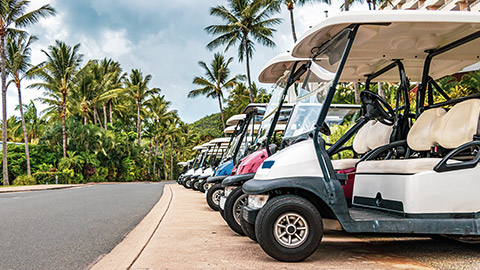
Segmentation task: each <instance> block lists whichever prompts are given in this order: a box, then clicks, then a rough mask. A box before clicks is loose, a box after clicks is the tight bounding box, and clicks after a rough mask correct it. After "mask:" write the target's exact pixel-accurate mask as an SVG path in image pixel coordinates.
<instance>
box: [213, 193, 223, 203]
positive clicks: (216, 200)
mask: <svg viewBox="0 0 480 270" xmlns="http://www.w3.org/2000/svg"><path fill="white" fill-rule="evenodd" d="M222 194H223V190H221V189H219V190H215V192H213V194H212V201H213V203H214V204H215V205H219V204H220V197H221V196H222Z"/></svg>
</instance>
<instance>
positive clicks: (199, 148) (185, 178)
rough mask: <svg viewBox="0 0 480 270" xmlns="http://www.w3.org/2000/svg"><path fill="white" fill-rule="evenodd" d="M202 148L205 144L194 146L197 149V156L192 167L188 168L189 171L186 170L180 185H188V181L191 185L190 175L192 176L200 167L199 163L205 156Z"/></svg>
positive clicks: (194, 149)
mask: <svg viewBox="0 0 480 270" xmlns="http://www.w3.org/2000/svg"><path fill="white" fill-rule="evenodd" d="M202 149H203V146H202V145H197V146H195V147H193V148H192V150H193V151H197V155H196V157H195V158H194V160H193V162H192V165H191V167H190V168H189V169H188V171H187V172H185V173H184V174H183V175H182V177H181V179H180V181H179V182H180V183H179V184H180V185H182V186H184V187H187V182H188V186H190V177H192V175H193V174H194V173H195V170H197V168H198V164H199V163H200V161H201V159H202V157H203V155H202V154H203V153H202Z"/></svg>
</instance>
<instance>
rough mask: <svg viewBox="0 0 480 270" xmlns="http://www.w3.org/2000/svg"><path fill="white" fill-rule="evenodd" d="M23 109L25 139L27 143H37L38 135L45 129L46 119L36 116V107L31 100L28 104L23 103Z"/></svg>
mask: <svg viewBox="0 0 480 270" xmlns="http://www.w3.org/2000/svg"><path fill="white" fill-rule="evenodd" d="M22 106H23V110H24V115H25V122H26V126H27V131H28V134H27V141H28V143H38V141H39V139H40V136H41V135H42V134H43V132H44V131H45V125H46V121H45V119H43V117H42V118H40V117H39V116H38V111H37V107H36V106H35V103H33V101H32V100H30V103H29V104H23V105H22ZM15 109H16V110H19V109H20V106H17V107H16V108H15Z"/></svg>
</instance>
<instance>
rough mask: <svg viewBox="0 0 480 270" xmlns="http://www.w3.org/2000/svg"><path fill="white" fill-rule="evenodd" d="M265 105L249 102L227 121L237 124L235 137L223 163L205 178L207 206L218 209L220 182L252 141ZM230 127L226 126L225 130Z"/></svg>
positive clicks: (221, 191)
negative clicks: (211, 174)
mask: <svg viewBox="0 0 480 270" xmlns="http://www.w3.org/2000/svg"><path fill="white" fill-rule="evenodd" d="M265 106H266V104H256V103H251V104H249V105H247V107H245V109H244V110H243V112H242V114H239V115H234V116H232V117H231V118H229V119H228V121H227V124H228V123H230V124H232V125H233V124H235V123H236V124H237V126H236V127H235V129H234V130H235V133H234V134H233V136H235V137H234V138H233V139H232V142H231V143H230V148H229V150H228V151H227V155H226V158H225V161H224V163H223V164H221V165H220V166H219V167H218V169H217V171H216V172H215V175H214V176H213V177H210V178H208V179H207V183H208V189H207V192H206V194H205V199H206V201H207V204H208V206H210V208H212V209H213V210H215V211H218V210H219V208H218V205H219V202H220V196H221V195H222V194H223V187H222V185H221V182H222V181H223V180H224V179H225V178H226V177H228V176H229V175H230V174H231V173H232V170H233V168H234V165H235V164H236V163H237V162H238V161H239V160H240V159H242V158H243V157H244V156H245V154H246V153H247V150H248V149H249V146H250V145H251V144H252V143H253V138H255V134H257V132H258V128H259V123H260V120H261V117H263V114H264V113H265ZM231 127H232V126H230V127H227V128H226V129H225V131H227V129H229V128H230V129H231Z"/></svg>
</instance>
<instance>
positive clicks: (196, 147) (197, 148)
mask: <svg viewBox="0 0 480 270" xmlns="http://www.w3.org/2000/svg"><path fill="white" fill-rule="evenodd" d="M201 149H203V146H201V145H197V146H195V147H193V148H192V150H201Z"/></svg>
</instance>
